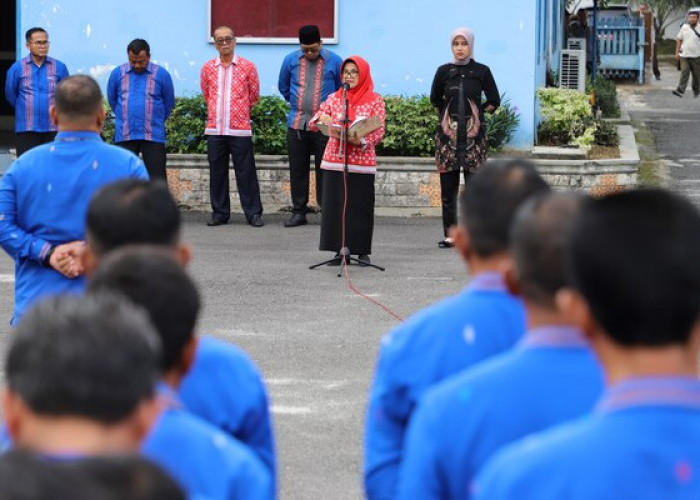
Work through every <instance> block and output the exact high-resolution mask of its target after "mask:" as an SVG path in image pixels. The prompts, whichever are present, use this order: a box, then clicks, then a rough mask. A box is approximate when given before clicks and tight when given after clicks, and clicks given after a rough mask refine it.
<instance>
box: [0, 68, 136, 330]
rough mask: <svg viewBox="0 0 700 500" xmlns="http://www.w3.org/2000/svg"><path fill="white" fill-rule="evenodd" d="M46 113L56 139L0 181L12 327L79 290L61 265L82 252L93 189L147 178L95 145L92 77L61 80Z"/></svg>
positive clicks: (97, 111) (122, 155)
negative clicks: (11, 269) (45, 301)
mask: <svg viewBox="0 0 700 500" xmlns="http://www.w3.org/2000/svg"><path fill="white" fill-rule="evenodd" d="M51 113H52V117H53V119H54V121H55V122H56V123H57V124H58V128H59V133H58V135H57V136H56V140H55V141H54V142H53V143H51V144H45V145H43V146H39V147H36V148H34V149H33V150H31V151H29V152H27V153H26V154H24V155H23V156H22V157H21V158H18V159H17V161H15V162H14V163H13V164H12V165H11V166H10V168H9V169H8V171H7V172H6V173H5V175H4V176H3V177H2V181H0V246H2V248H3V249H4V250H5V251H6V252H7V253H8V254H9V255H10V257H12V258H13V259H14V260H15V311H14V316H13V317H12V321H11V323H12V324H13V325H15V324H17V322H18V321H19V320H20V318H21V317H22V314H24V312H25V310H26V309H27V307H29V306H30V305H31V303H32V302H34V301H35V300H37V299H39V298H41V297H43V296H46V295H50V294H57V293H64V292H79V291H81V290H82V289H83V288H84V282H83V279H82V278H80V277H79V275H80V274H81V272H82V271H81V270H80V269H79V268H65V267H63V266H62V265H61V262H62V258H63V256H65V254H67V253H69V252H71V251H75V250H76V248H79V247H80V246H82V242H81V240H83V239H84V233H85V213H86V211H87V206H88V202H89V201H90V198H91V197H92V195H93V194H94V193H95V191H97V190H98V189H99V188H100V187H101V186H103V185H105V184H108V183H110V182H113V181H115V180H117V179H123V178H128V177H131V178H141V179H147V178H148V174H147V173H146V169H145V168H144V166H143V163H141V161H140V160H139V159H138V158H136V157H135V156H134V155H132V154H131V153H129V152H127V151H124V150H123V149H121V148H118V147H115V146H111V145H108V144H105V143H103V142H102V139H100V136H99V132H100V130H101V128H102V124H103V123H104V119H105V110H104V107H103V104H102V93H101V92H100V88H99V86H98V85H97V83H96V82H95V81H94V80H93V79H92V78H90V77H88V76H82V75H78V76H72V77H68V78H67V79H66V80H64V81H62V82H61V84H60V85H59V86H58V88H57V89H56V105H55V107H53V108H51ZM64 244H67V245H64Z"/></svg>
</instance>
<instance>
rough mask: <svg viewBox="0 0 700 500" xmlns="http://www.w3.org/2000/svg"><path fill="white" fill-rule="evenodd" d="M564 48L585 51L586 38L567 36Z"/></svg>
mask: <svg viewBox="0 0 700 500" xmlns="http://www.w3.org/2000/svg"><path fill="white" fill-rule="evenodd" d="M566 48H567V49H569V50H582V51H584V52H586V39H585V38H569V39H568V40H567V41H566Z"/></svg>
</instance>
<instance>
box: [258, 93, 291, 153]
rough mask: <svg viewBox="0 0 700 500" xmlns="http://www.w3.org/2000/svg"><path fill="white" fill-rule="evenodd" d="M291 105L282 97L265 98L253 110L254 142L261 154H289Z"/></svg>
mask: <svg viewBox="0 0 700 500" xmlns="http://www.w3.org/2000/svg"><path fill="white" fill-rule="evenodd" d="M288 112H289V105H288V104H287V102H286V101H285V100H284V99H282V98H281V97H277V96H263V97H261V98H260V102H259V103H258V104H257V105H256V106H255V107H254V108H253V109H252V111H251V116H250V119H251V121H252V122H253V123H252V126H253V141H254V143H255V152H256V153H259V154H269V155H278V154H287V113H288Z"/></svg>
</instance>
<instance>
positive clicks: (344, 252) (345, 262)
mask: <svg viewBox="0 0 700 500" xmlns="http://www.w3.org/2000/svg"><path fill="white" fill-rule="evenodd" d="M349 88H350V87H349V85H348V84H347V83H344V84H343V113H342V117H343V119H342V124H341V128H340V149H339V152H338V154H339V155H342V156H343V184H344V186H345V190H344V195H343V196H344V199H343V203H344V204H345V205H347V193H348V190H347V186H348V175H349V174H350V172H349V169H348V154H347V153H348V129H349V127H350V120H349V118H348V89H349ZM346 216H347V214H346V211H345V210H343V222H342V223H343V227H345V223H346ZM342 239H343V241H342V242H341V245H342V248H341V249H340V252H338V256H337V257H333V258H332V259H328V260H326V261H323V262H319V263H318V264H314V265H313V266H309V269H316V268H317V267H320V266H325V265H327V264H332V263H333V262H334V261H335V259H337V258H338V257H340V267H339V269H338V277H339V278H340V277H341V276H342V275H343V268H344V267H345V266H349V265H350V263H351V262H354V263H355V264H359V265H361V266H365V267H373V268H375V269H378V270H380V271H385V270H386V269H384V268H383V267H380V266H377V265H376V264H372V263H367V262H362V261H361V260H360V259H357V258H355V257H353V256H352V255H350V248H349V247H347V246H345V231H343V237H342Z"/></svg>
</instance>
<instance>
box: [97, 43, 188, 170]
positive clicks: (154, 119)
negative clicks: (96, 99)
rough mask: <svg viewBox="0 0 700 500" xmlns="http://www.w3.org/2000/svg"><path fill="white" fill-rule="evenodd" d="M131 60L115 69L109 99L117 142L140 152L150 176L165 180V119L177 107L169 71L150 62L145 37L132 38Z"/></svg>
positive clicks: (108, 86) (109, 84) (149, 51)
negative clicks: (143, 38)
mask: <svg viewBox="0 0 700 500" xmlns="http://www.w3.org/2000/svg"><path fill="white" fill-rule="evenodd" d="M126 53H127V56H128V58H129V62H128V63H126V64H122V65H121V66H117V67H116V68H114V70H113V71H112V73H111V74H110V76H109V81H108V83H107V99H108V100H109V105H110V106H111V107H112V111H113V112H114V142H115V144H117V145H119V146H122V147H123V148H126V149H128V150H129V151H131V152H133V153H135V154H136V155H138V154H141V155H142V156H143V161H144V163H145V164H146V169H147V170H148V175H149V177H150V178H151V179H161V180H166V175H165V162H166V155H165V120H166V119H167V118H168V116H170V113H171V111H172V110H173V107H174V106H175V90H174V88H173V80H172V78H170V73H168V72H167V71H166V69H165V68H163V67H161V66H158V65H157V64H153V63H152V62H151V47H150V46H149V45H148V42H147V41H146V40H142V39H140V38H137V39H135V40H132V41H131V42H130V43H129V45H128V47H127V49H126Z"/></svg>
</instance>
